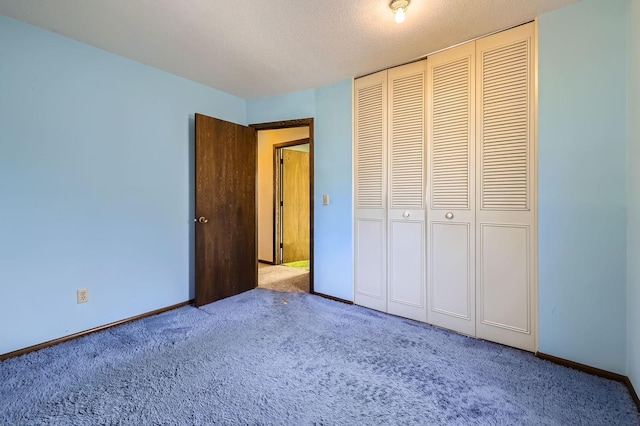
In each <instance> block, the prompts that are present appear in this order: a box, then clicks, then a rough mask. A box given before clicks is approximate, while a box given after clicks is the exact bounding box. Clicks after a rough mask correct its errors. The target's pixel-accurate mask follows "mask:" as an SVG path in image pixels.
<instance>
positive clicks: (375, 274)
mask: <svg viewBox="0 0 640 426" xmlns="http://www.w3.org/2000/svg"><path fill="white" fill-rule="evenodd" d="M354 90H355V100H354V105H355V120H354V121H355V123H354V126H355V132H354V139H355V142H354V155H355V166H354V167H355V194H354V195H355V203H354V204H355V223H354V230H355V271H354V278H355V303H356V304H357V305H362V306H366V307H368V308H372V309H377V310H379V311H383V312H386V310H387V268H386V259H387V251H386V244H387V223H386V191H385V188H386V164H387V71H381V72H379V73H376V74H373V75H369V76H367V77H363V78H359V79H357V80H355V83H354Z"/></svg>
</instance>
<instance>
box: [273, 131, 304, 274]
mask: <svg viewBox="0 0 640 426" xmlns="http://www.w3.org/2000/svg"><path fill="white" fill-rule="evenodd" d="M305 144H309V149H311V144H310V143H309V138H304V139H296V140H293V141H287V142H281V143H277V144H274V145H273V264H274V265H280V264H282V259H281V256H280V246H279V244H280V243H281V241H280V221H281V220H282V218H281V217H280V214H281V209H280V206H279V202H280V191H279V190H280V188H279V185H278V183H280V185H281V184H282V182H280V174H279V173H280V161H279V156H278V150H279V149H281V148H287V147H290V146H298V145H305ZM309 159H311V157H309ZM309 195H311V194H309Z"/></svg>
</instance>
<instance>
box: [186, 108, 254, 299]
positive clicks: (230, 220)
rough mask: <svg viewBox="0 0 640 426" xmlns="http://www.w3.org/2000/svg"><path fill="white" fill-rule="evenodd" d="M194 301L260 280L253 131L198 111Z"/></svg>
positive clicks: (247, 287) (224, 294) (251, 285)
mask: <svg viewBox="0 0 640 426" xmlns="http://www.w3.org/2000/svg"><path fill="white" fill-rule="evenodd" d="M195 134H196V150H195V154H196V166H195V168H196V224H195V227H196V233H195V238H196V241H195V243H196V255H195V257H196V258H195V267H196V271H195V272H196V273H195V281H196V301H195V303H196V306H202V305H205V304H207V303H211V302H213V301H216V300H219V299H223V298H225V297H229V296H233V295H235V294H239V293H242V292H244V291H247V290H251V289H253V288H255V287H256V286H257V284H258V275H257V274H258V272H257V266H256V265H257V250H256V186H255V185H256V143H255V130H254V129H253V128H250V127H245V126H240V125H238V124H234V123H229V122H227V121H223V120H218V119H216V118H212V117H207V116H206V115H201V114H196V126H195Z"/></svg>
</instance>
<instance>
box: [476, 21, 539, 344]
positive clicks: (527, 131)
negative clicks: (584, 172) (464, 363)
mask: <svg viewBox="0 0 640 426" xmlns="http://www.w3.org/2000/svg"><path fill="white" fill-rule="evenodd" d="M534 43H535V37H534V26H533V24H527V25H523V26H520V27H517V28H514V29H512V30H509V31H505V32H502V33H500V34H496V35H493V36H490V37H487V38H484V39H481V40H478V41H476V57H477V61H478V64H477V77H476V84H477V86H478V92H477V93H478V97H477V107H476V111H477V124H478V128H477V141H478V144H477V160H476V161H477V162H476V167H477V176H476V179H477V182H478V185H477V194H476V197H477V198H476V200H477V203H478V208H477V212H476V231H477V234H476V253H477V276H476V279H477V283H478V286H477V291H478V294H477V298H476V299H477V308H476V309H477V324H476V335H477V336H478V337H480V338H483V339H487V340H491V341H494V342H498V343H503V344H506V345H509V346H514V347H517V348H521V349H525V350H529V351H534V350H535V321H534V319H535V314H534V310H533V308H534V306H535V303H534V298H535V288H534V287H535V282H534V277H535V275H534V270H535V264H534V259H535V206H534V202H535V197H534V194H535V188H534V184H535V163H534V161H535V155H536V154H535V146H534V140H535V138H534V133H533V132H534V130H535V129H534V114H535V110H534V108H535V104H534V89H535V86H534V84H535V79H534V72H535V70H534V61H533V52H534Z"/></svg>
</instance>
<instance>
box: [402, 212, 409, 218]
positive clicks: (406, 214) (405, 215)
mask: <svg viewBox="0 0 640 426" xmlns="http://www.w3.org/2000/svg"><path fill="white" fill-rule="evenodd" d="M409 216H411V213H409V210H407V211H405V212H404V213H402V217H404V218H407V217H409Z"/></svg>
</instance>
